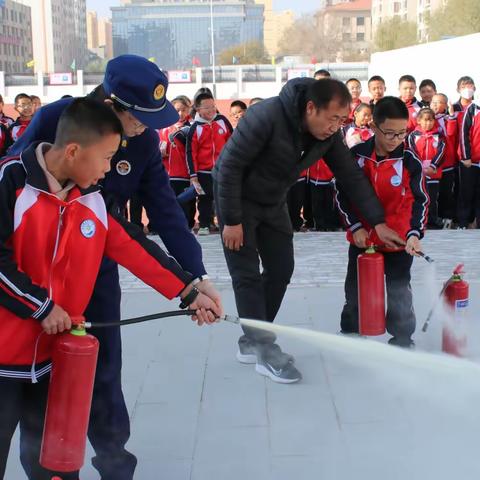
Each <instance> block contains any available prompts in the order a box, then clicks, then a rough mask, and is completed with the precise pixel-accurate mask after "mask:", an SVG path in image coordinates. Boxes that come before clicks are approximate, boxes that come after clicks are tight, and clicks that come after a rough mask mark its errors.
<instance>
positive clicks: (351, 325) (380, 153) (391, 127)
mask: <svg viewBox="0 0 480 480" xmlns="http://www.w3.org/2000/svg"><path fill="white" fill-rule="evenodd" d="M408 119H409V115H408V109H407V107H406V105H405V104H404V103H403V102H402V101H401V100H400V99H398V98H395V97H385V98H383V99H381V100H379V102H378V103H377V104H376V105H375V109H374V112H373V123H372V128H373V130H374V132H375V136H374V137H372V138H371V139H370V140H368V141H366V142H365V143H361V144H359V145H356V146H355V147H353V149H352V152H353V154H354V155H355V157H356V160H357V162H358V164H359V165H360V166H361V167H362V168H363V171H364V173H365V175H366V176H367V178H368V179H369V180H370V182H371V184H372V185H373V187H374V189H375V191H376V193H377V196H378V198H379V200H380V202H381V204H382V205H383V208H384V210H385V217H386V223H387V225H388V226H389V227H390V228H392V229H393V230H395V231H396V232H397V233H398V234H399V235H400V236H401V237H402V238H404V239H405V240H406V246H405V250H388V249H386V248H384V247H383V246H382V244H381V242H380V241H379V239H378V237H377V235H376V233H375V231H374V229H372V228H371V226H370V225H368V224H367V222H366V221H365V220H364V219H363V218H361V217H360V215H359V213H358V210H357V208H356V206H355V205H352V204H351V203H350V202H349V201H348V198H347V197H346V196H345V193H344V192H342V191H341V189H338V193H337V201H338V204H339V209H340V214H341V216H342V217H343V219H344V221H345V223H346V225H347V227H348V232H347V239H348V241H349V242H350V249H349V252H348V271H347V277H346V279H345V298H346V302H345V305H344V307H343V311H342V316H341V328H342V333H344V334H349V333H352V334H353V333H358V328H359V326H358V285H357V257H358V255H360V254H361V253H363V252H364V250H365V248H366V247H367V244H374V245H376V246H377V248H378V249H380V250H382V252H383V253H384V260H385V277H386V285H387V314H386V323H387V331H388V333H390V335H392V338H390V340H389V342H388V343H390V344H393V345H398V346H401V347H405V348H410V347H412V346H413V345H414V344H413V340H412V335H413V333H414V331H415V313H414V311H413V302H412V292H411V288H410V269H411V266H412V262H413V255H416V254H417V252H419V251H421V250H422V246H421V243H420V238H421V237H422V236H423V231H424V228H425V223H426V220H427V210H428V194H427V192H426V187H425V179H424V176H423V173H422V163H421V162H420V160H419V159H418V157H417V156H416V155H415V154H414V153H413V152H411V151H410V150H407V149H405V148H404V139H405V138H406V136H407V125H408Z"/></svg>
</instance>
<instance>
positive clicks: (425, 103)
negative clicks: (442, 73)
mask: <svg viewBox="0 0 480 480" xmlns="http://www.w3.org/2000/svg"><path fill="white" fill-rule="evenodd" d="M418 91H419V92H420V97H422V101H421V102H419V103H420V104H421V105H422V107H429V106H430V102H431V101H432V97H433V96H434V95H435V94H436V93H437V86H436V85H435V82H434V81H433V80H430V79H429V78H426V79H425V80H422V81H421V82H420V85H419V87H418Z"/></svg>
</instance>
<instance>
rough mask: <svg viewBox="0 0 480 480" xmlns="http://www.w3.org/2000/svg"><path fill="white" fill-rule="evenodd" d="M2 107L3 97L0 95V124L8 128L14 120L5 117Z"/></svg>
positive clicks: (3, 105)
mask: <svg viewBox="0 0 480 480" xmlns="http://www.w3.org/2000/svg"><path fill="white" fill-rule="evenodd" d="M4 107H5V103H4V101H3V97H2V96H1V95H0V124H1V125H4V126H5V127H7V128H8V127H9V126H10V125H11V124H12V123H13V122H14V120H13V118H11V117H7V115H5V114H4V113H3V108H4Z"/></svg>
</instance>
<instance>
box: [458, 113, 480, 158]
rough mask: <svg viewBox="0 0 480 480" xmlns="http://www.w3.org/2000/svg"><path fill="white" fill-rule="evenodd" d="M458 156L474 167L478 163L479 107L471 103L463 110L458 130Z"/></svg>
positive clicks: (479, 138)
mask: <svg viewBox="0 0 480 480" xmlns="http://www.w3.org/2000/svg"><path fill="white" fill-rule="evenodd" d="M459 143H460V155H461V159H462V160H467V159H470V160H471V161H472V163H473V164H475V165H476V166H478V165H479V162H480V107H479V106H478V105H477V104H475V103H472V104H470V106H469V107H468V108H467V109H466V110H465V112H464V115H463V119H462V124H461V129H460V142H459Z"/></svg>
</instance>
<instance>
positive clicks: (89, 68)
mask: <svg viewBox="0 0 480 480" xmlns="http://www.w3.org/2000/svg"><path fill="white" fill-rule="evenodd" d="M107 63H108V60H107V59H105V58H95V59H93V60H90V61H89V62H88V63H87V65H86V66H85V68H84V71H85V73H104V72H105V68H106V67H107Z"/></svg>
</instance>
